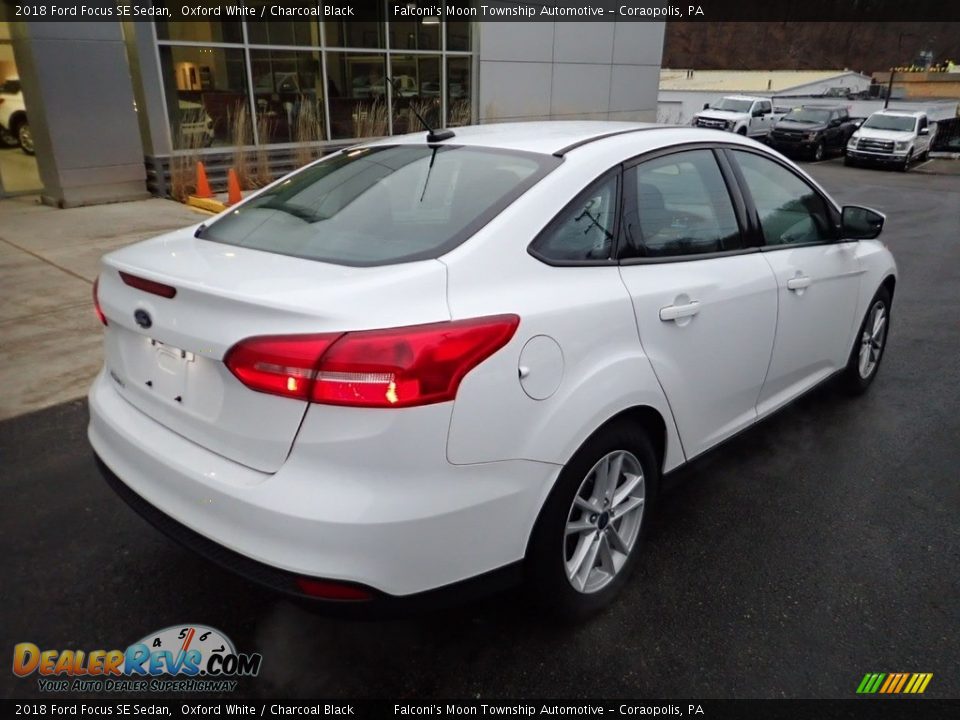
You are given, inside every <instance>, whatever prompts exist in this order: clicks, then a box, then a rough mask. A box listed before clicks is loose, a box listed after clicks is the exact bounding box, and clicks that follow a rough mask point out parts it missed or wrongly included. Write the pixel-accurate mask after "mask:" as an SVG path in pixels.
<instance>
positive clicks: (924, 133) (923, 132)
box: [917, 127, 930, 135]
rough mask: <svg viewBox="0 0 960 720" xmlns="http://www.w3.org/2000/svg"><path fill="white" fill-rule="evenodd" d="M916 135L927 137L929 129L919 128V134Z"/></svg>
mask: <svg viewBox="0 0 960 720" xmlns="http://www.w3.org/2000/svg"><path fill="white" fill-rule="evenodd" d="M917 134H918V135H929V134H930V128H928V127H925V128H920V132H918V133H917Z"/></svg>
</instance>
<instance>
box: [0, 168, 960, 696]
mask: <svg viewBox="0 0 960 720" xmlns="http://www.w3.org/2000/svg"><path fill="white" fill-rule="evenodd" d="M806 167H807V168H808V169H809V170H810V171H811V173H812V174H813V175H814V176H815V177H816V178H817V179H819V180H820V181H821V182H822V183H823V184H824V186H825V187H826V188H827V189H828V190H829V191H831V192H832V193H833V194H834V196H835V197H836V198H837V199H838V200H840V201H842V202H846V203H857V204H865V205H870V206H872V207H875V208H877V209H879V210H881V211H883V212H885V213H887V215H888V221H887V225H886V229H885V231H884V234H883V236H882V237H883V239H884V240H886V242H887V243H888V244H889V245H890V247H891V248H892V250H893V251H894V253H895V255H896V257H897V260H898V262H899V265H900V273H901V276H900V281H899V283H898V286H897V292H896V297H895V300H894V304H893V318H892V328H891V335H890V338H889V345H888V348H887V353H886V356H885V359H884V364H883V367H882V368H881V370H880V374H879V377H878V379H877V382H876V383H875V385H874V387H873V388H872V389H871V391H870V393H868V394H867V395H866V396H865V397H862V398H859V399H856V400H850V399H847V398H846V397H844V396H842V395H841V394H839V393H838V392H837V391H836V390H835V389H834V388H833V387H832V386H825V387H822V388H820V389H818V390H816V391H814V392H813V393H812V394H810V395H808V396H807V397H805V398H803V399H801V400H800V401H798V402H797V403H795V404H794V405H792V406H791V407H789V408H788V409H786V410H784V411H783V412H781V413H779V414H778V415H777V416H775V417H774V418H772V419H771V420H770V421H768V422H766V423H764V424H763V425H761V426H759V427H757V428H755V429H753V430H751V431H749V432H747V433H745V434H744V435H741V436H740V437H738V438H737V439H735V440H734V441H732V442H731V443H729V444H727V445H726V446H724V447H722V448H720V449H718V450H716V451H714V452H712V453H710V454H708V455H707V456H706V457H704V458H702V459H701V460H698V461H697V462H696V463H694V464H693V465H692V466H690V467H688V468H685V469H683V470H681V471H680V472H678V473H676V474H675V475H674V476H672V477H671V478H669V481H668V482H667V484H666V488H665V492H664V496H663V497H662V501H661V503H660V507H659V514H658V515H656V516H655V517H654V518H653V524H652V527H651V532H650V534H649V538H648V540H647V542H646V545H645V547H644V554H643V557H642V559H641V562H640V563H639V567H638V571H637V573H636V574H635V575H634V577H633V578H632V579H631V581H630V583H629V585H628V587H627V588H626V590H625V592H624V593H623V594H622V596H621V598H620V600H619V602H618V603H617V604H616V605H615V606H614V607H613V608H612V609H611V610H610V611H608V612H606V613H605V614H603V615H601V616H599V617H597V618H595V619H594V620H592V621H591V622H589V623H586V624H584V625H580V626H559V625H556V624H554V623H552V622H549V621H547V620H545V619H543V618H542V617H540V616H539V615H538V614H537V613H536V612H534V611H532V610H530V609H529V608H527V606H526V605H525V604H524V602H523V601H522V598H521V597H519V596H518V595H517V594H508V595H504V596H499V597H495V598H492V599H490V600H488V601H484V602H481V603H476V604H472V605H468V606H466V607H457V608H451V609H449V610H445V611H443V612H440V613H431V614H429V615H418V616H412V617H405V618H400V619H391V620H368V621H358V620H344V619H336V618H330V617H327V616H324V615H322V614H318V613H314V612H311V611H310V610H308V609H305V608H303V607H300V606H298V605H295V604H293V603H291V602H289V601H288V600H286V599H284V598H281V597H278V596H276V595H274V594H272V593H271V592H269V591H267V590H264V589H261V588H259V587H257V586H255V585H252V584H250V583H248V582H247V581H245V580H242V579H239V578H237V577H235V576H233V575H231V574H229V573H227V572H225V571H222V570H221V569H219V568H218V567H217V566H214V565H211V564H210V563H208V562H206V561H205V560H202V559H200V558H198V557H197V556H195V555H193V554H192V553H191V552H189V551H186V550H184V549H182V548H180V547H179V546H177V545H175V544H174V543H173V542H171V541H169V540H168V539H166V538H165V537H164V536H162V535H160V534H159V533H158V532H157V531H155V530H154V529H153V528H152V527H151V526H150V525H148V524H147V523H146V522H145V521H143V520H141V519H140V518H139V517H138V516H136V515H135V514H134V513H133V512H132V511H131V510H130V509H129V508H128V507H127V506H126V505H125V504H124V503H123V502H122V501H121V500H119V499H118V498H117V497H116V496H115V495H114V494H113V493H112V491H111V490H109V489H108V488H107V487H106V486H105V484H104V483H103V481H102V480H101V479H100V477H99V475H98V473H97V470H96V468H95V466H94V463H93V459H92V456H91V452H90V450H89V448H88V446H87V442H86V435H85V426H86V420H87V411H86V407H85V403H84V401H82V400H78V401H73V402H68V403H65V404H62V405H58V406H56V407H52V408H49V409H46V410H42V411H39V412H36V413H33V414H29V415H23V416H20V417H16V418H13V419H10V420H7V421H4V422H2V423H0V459H2V470H0V478H2V481H0V487H2V492H3V498H4V502H3V504H2V506H0V507H2V509H0V537H2V540H3V542H2V547H3V549H4V552H3V556H2V558H0V572H2V576H3V577H4V578H5V582H4V587H3V598H4V600H3V603H2V606H0V649H4V652H9V650H10V648H11V647H12V645H13V644H14V643H16V642H23V641H30V642H34V643H36V644H38V645H40V646H42V647H49V648H79V649H92V648H115V647H125V646H126V645H127V644H129V643H130V642H133V641H135V640H136V639H138V638H140V637H143V636H144V635H146V634H147V633H148V632H151V631H154V630H158V629H160V628H164V627H167V626H169V625H174V624H180V623H188V622H195V623H204V624H207V625H211V626H213V627H216V628H219V629H221V630H222V631H223V632H224V633H226V634H227V635H228V636H230V637H231V638H232V639H233V641H234V643H235V644H236V646H237V648H238V649H239V650H241V651H244V652H253V651H256V652H260V653H262V654H263V657H264V660H263V668H262V671H261V674H260V676H259V677H257V678H253V679H248V680H245V681H243V682H242V683H241V685H240V688H239V690H238V694H242V695H251V696H261V697H265V696H277V695H282V696H290V697H311V696H313V697H315V696H326V697H336V696H341V697H360V696H391V697H416V698H417V699H425V698H428V697H471V698H473V697H480V698H489V697H522V696H544V697H548V696H553V697H579V696H604V697H624V696H631V697H646V698H661V697H662V698H667V697H690V696H694V697H705V698H709V697H766V698H779V697H841V698H848V697H854V691H855V689H856V686H857V684H858V683H859V681H860V679H861V678H862V677H863V675H864V673H867V672H899V671H907V672H932V673H933V674H934V678H933V680H932V682H931V684H930V686H929V687H928V689H927V692H926V695H927V696H933V697H955V696H957V695H960V676H958V674H957V668H958V656H957V649H956V643H957V640H956V638H957V637H958V636H960V573H958V570H957V568H958V567H960V523H958V522H957V517H958V511H960V485H958V483H957V478H958V467H960V442H958V440H960V383H958V381H957V378H958V377H960V321H958V316H960V177H957V176H953V177H951V176H946V175H934V174H927V173H924V172H913V173H907V174H903V173H896V172H888V171H873V170H866V169H852V168H846V167H844V166H843V165H842V162H840V161H839V160H831V161H827V162H822V163H819V164H816V165H807V166H806ZM921 170H922V169H921ZM63 351H64V352H65V353H69V352H70V348H69V347H64V348H63ZM440 540H442V539H440ZM8 657H9V656H8ZM0 693H2V695H3V696H4V697H11V696H14V695H15V696H18V697H27V696H37V695H39V694H40V693H39V692H38V690H37V686H36V681H35V680H33V679H30V680H16V679H14V678H13V676H12V675H11V674H9V673H8V672H4V673H0Z"/></svg>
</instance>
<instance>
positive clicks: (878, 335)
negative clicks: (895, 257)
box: [842, 287, 891, 395]
mask: <svg viewBox="0 0 960 720" xmlns="http://www.w3.org/2000/svg"><path fill="white" fill-rule="evenodd" d="M890 303H891V298H890V291H889V290H887V288H885V287H881V288H880V289H879V290H877V294H876V295H874V296H873V300H871V301H870V306H869V307H868V308H867V314H866V316H865V317H864V318H863V322H862V323H861V324H860V332H859V333H857V337H856V340H855V341H854V343H853V349H851V351H850V358H849V360H848V361H847V367H846V369H844V371H843V376H842V382H843V386H844V388H845V389H846V390H847V391H848V392H849V393H850V394H852V395H862V394H863V393H865V392H866V391H867V388H869V387H870V384H871V383H872V382H873V379H874V378H875V377H876V376H877V370H878V369H879V368H880V361H881V360H882V359H883V351H884V349H885V348H886V346H887V333H888V332H889V330H890Z"/></svg>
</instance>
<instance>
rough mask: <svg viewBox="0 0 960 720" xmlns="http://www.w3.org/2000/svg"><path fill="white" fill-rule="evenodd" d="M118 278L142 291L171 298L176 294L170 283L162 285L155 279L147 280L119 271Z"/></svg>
mask: <svg viewBox="0 0 960 720" xmlns="http://www.w3.org/2000/svg"><path fill="white" fill-rule="evenodd" d="M120 279H121V280H123V282H124V283H125V284H126V285H129V286H130V287H132V288H136V289H137V290H143V291H144V292H148V293H152V294H153V295H159V296H160V297H165V298H172V297H174V296H175V295H176V294H177V289H176V288H175V287H173V286H171V285H164V284H163V283H159V282H157V281H156V280H147V279H146V278H142V277H137V276H136V275H131V274H130V273H125V272H122V271H121V272H120Z"/></svg>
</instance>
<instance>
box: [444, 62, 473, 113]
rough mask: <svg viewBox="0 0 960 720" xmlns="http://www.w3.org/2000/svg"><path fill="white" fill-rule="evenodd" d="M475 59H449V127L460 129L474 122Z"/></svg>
mask: <svg viewBox="0 0 960 720" xmlns="http://www.w3.org/2000/svg"><path fill="white" fill-rule="evenodd" d="M472 62H473V58H469V57H451V58H447V125H449V126H450V127H458V126H460V125H469V124H470V123H472V122H473V107H472V105H471V100H470V99H471V98H472V97H473V95H472V93H471V90H472V78H473V74H472V68H471V64H472Z"/></svg>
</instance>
